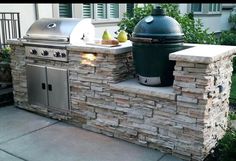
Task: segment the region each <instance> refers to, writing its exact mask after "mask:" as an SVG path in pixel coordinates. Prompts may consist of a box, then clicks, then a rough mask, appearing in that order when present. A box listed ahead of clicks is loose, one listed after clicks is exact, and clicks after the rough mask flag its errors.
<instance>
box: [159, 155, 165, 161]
mask: <svg viewBox="0 0 236 161" xmlns="http://www.w3.org/2000/svg"><path fill="white" fill-rule="evenodd" d="M164 156H166V154H163V155H162V156H161V157H160V158H159V159H158V160H157V161H161V160H162V158H164Z"/></svg>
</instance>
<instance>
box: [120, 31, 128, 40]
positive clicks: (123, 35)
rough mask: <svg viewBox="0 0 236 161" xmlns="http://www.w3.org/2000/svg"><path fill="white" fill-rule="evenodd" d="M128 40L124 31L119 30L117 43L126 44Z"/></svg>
mask: <svg viewBox="0 0 236 161" xmlns="http://www.w3.org/2000/svg"><path fill="white" fill-rule="evenodd" d="M127 39H128V36H127V33H126V32H125V31H124V30H121V31H120V33H119V34H118V37H117V40H118V41H119V42H126V41H127Z"/></svg>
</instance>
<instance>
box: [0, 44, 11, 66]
mask: <svg viewBox="0 0 236 161" xmlns="http://www.w3.org/2000/svg"><path fill="white" fill-rule="evenodd" d="M10 52H11V48H10V47H6V48H3V49H1V51H0V61H3V62H7V63H9V62H10Z"/></svg>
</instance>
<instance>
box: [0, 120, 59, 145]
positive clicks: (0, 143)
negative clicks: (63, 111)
mask: <svg viewBox="0 0 236 161" xmlns="http://www.w3.org/2000/svg"><path fill="white" fill-rule="evenodd" d="M59 122H60V121H56V122H54V123H52V124H50V125H47V126H44V127H41V128H39V129H36V130H33V131H30V132H28V133H25V134H22V135H20V136H16V137H14V138H11V139H8V140H5V141H3V142H0V145H2V144H5V143H7V142H9V141H12V140H15V139H18V138H20V137H23V136H25V135H29V134H32V133H35V132H37V131H39V130H42V129H45V128H47V127H50V126H52V125H55V124H57V123H59Z"/></svg>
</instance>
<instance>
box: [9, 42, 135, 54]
mask: <svg viewBox="0 0 236 161" xmlns="http://www.w3.org/2000/svg"><path fill="white" fill-rule="evenodd" d="M7 43H8V44H10V45H20V46H23V45H27V44H33V43H29V42H27V41H26V40H25V39H23V38H18V39H10V40H7ZM35 45H37V43H35ZM59 45H60V46H61V44H59ZM47 46H55V44H47ZM65 47H66V49H67V50H70V51H80V52H92V53H106V54H120V53H125V52H131V51H132V42H131V41H129V40H128V41H126V42H125V43H120V44H119V46H114V47H110V46H101V45H95V44H94V45H90V44H80V45H71V44H69V45H66V44H65Z"/></svg>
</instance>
